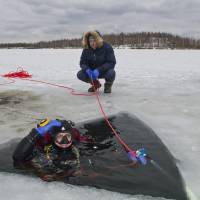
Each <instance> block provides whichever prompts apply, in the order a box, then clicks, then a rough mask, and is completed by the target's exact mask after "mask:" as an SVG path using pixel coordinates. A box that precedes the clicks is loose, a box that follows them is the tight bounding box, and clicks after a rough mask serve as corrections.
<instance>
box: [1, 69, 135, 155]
mask: <svg viewBox="0 0 200 200" xmlns="http://www.w3.org/2000/svg"><path fill="white" fill-rule="evenodd" d="M2 76H3V77H5V78H9V79H11V78H12V79H13V78H19V79H22V80H27V81H32V82H37V83H42V84H46V85H51V86H55V87H59V88H64V89H67V90H70V93H71V94H72V95H75V96H95V97H96V99H97V102H98V105H99V108H100V111H101V113H102V115H103V117H104V119H105V120H106V122H107V124H108V126H109V127H110V128H111V130H112V131H113V133H114V134H115V136H116V138H117V139H118V141H119V142H120V144H121V145H122V146H123V147H124V149H125V150H126V152H130V154H131V155H132V156H133V157H136V153H135V151H132V150H131V149H130V147H129V146H128V145H127V144H126V143H125V142H124V141H123V140H122V138H121V137H120V136H119V134H118V133H117V131H116V130H115V129H114V128H113V126H112V124H111V123H110V121H109V120H108V117H107V115H106V114H105V112H104V109H103V106H102V103H101V101H100V98H99V91H98V90H97V91H95V92H94V93H92V94H85V93H84V94H83V93H76V92H75V90H74V89H73V88H71V87H67V86H64V85H60V84H54V83H49V82H46V81H40V80H33V79H29V78H32V75H30V74H29V73H28V72H27V71H25V70H23V68H18V69H17V71H16V72H9V73H7V74H4V75H2ZM10 83H13V82H10ZM7 84H8V83H7ZM92 84H93V86H94V83H93V81H92ZM2 85H3V84H2Z"/></svg>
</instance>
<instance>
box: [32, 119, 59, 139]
mask: <svg viewBox="0 0 200 200" xmlns="http://www.w3.org/2000/svg"><path fill="white" fill-rule="evenodd" d="M61 126H62V123H61V122H60V121H58V120H52V121H50V122H49V123H48V124H47V125H45V126H41V127H37V128H36V130H37V132H38V134H39V135H40V136H44V135H45V133H47V132H50V131H51V129H52V128H54V127H58V128H60V127H61Z"/></svg>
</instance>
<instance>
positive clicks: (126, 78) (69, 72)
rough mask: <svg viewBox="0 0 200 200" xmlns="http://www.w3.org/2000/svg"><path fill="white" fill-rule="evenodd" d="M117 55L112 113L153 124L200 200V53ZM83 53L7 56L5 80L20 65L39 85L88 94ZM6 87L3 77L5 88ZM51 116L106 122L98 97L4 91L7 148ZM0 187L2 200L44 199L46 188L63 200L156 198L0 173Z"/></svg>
mask: <svg viewBox="0 0 200 200" xmlns="http://www.w3.org/2000/svg"><path fill="white" fill-rule="evenodd" d="M115 53H116V58H117V66H116V71H117V77H116V82H115V84H114V86H113V93H112V94H111V95H105V94H104V93H102V92H101V94H100V95H101V97H100V98H101V101H102V103H103V105H104V108H105V112H106V113H109V114H114V113H117V112H120V111H128V112H130V113H133V114H135V115H136V116H137V117H139V118H140V119H141V120H143V121H144V122H145V123H147V124H148V125H149V126H150V127H151V128H152V129H153V130H154V131H155V132H156V133H157V134H158V136H159V137H160V138H161V139H162V140H163V142H164V143H165V145H166V146H167V147H168V148H169V149H170V151H171V153H172V154H173V155H174V157H175V158H176V159H177V161H178V162H177V164H178V167H179V169H180V171H181V173H182V175H183V177H184V179H185V182H186V185H187V187H188V188H190V190H191V191H192V192H193V193H194V194H195V195H196V196H197V199H200V192H199V185H200V173H199V169H200V156H199V153H200V136H199V132H200V126H199V122H200V106H199V102H200V90H199V88H200V59H199V57H200V51H195V50H128V49H126V50H123V49H120V50H115ZM80 54H81V50H80V49H78V50H73V49H62V50H59V49H57V50H53V49H41V50H22V49H21V50H20V49H10V50H0V74H4V73H6V72H9V71H15V70H16V68H17V67H18V66H21V67H23V68H24V69H25V70H27V71H28V72H29V73H31V74H33V79H37V80H44V81H49V82H52V83H59V84H63V85H66V86H70V87H73V88H75V89H76V90H77V91H78V92H86V91H87V88H88V85H87V84H85V83H82V82H80V81H79V80H77V78H76V73H77V71H78V70H79V66H78V65H79V58H80ZM7 81H8V80H6V79H3V78H1V79H0V84H1V83H5V82H7ZM5 98H7V99H5ZM47 116H48V117H51V118H55V117H59V118H67V119H71V120H74V121H75V122H79V121H84V120H86V119H93V118H97V117H100V116H101V113H100V111H99V109H98V106H97V103H96V101H95V98H94V97H75V96H71V95H70V94H69V93H68V91H67V90H64V89H61V88H55V87H52V86H47V85H43V84H36V83H33V82H28V81H21V80H17V81H16V82H15V83H14V84H10V85H5V86H0V128H1V134H0V141H1V143H3V142H6V141H8V140H10V139H12V138H14V137H22V136H24V135H26V134H27V132H28V131H29V130H30V129H31V128H32V127H33V126H34V124H35V123H36V122H37V120H38V119H41V118H44V117H47ZM0 180H1V181H0V194H1V197H0V199H17V198H19V199H22V200H23V199H27V198H29V199H31V198H33V197H34V199H44V198H45V197H47V196H46V195H48V194H47V193H46V194H45V193H44V194H42V191H44V190H45V188H47V189H48V190H49V191H50V193H49V196H48V198H49V199H50V200H51V199H55V198H57V196H59V198H60V199H67V198H68V197H70V198H69V199H71V198H72V197H73V198H74V199H89V198H90V197H91V199H94V198H96V199H101V198H102V199H140V198H141V199H148V198H149V197H135V196H134V197H130V196H125V195H120V194H118V193H111V192H108V191H102V190H96V189H93V188H80V187H75V186H70V187H67V186H66V185H63V184H60V183H57V184H55V183H50V184H46V183H43V182H41V181H40V180H38V179H31V178H29V177H23V176H20V175H8V174H0ZM13 180H15V181H13ZM16 180H17V181H16ZM26 183H28V184H26ZM29 185H30V188H29ZM24 187H25V189H24V190H23V188H24ZM5 188H7V189H5ZM3 189H4V190H3ZM33 191H34V192H33ZM77 191H80V192H77ZM23 192H24V193H23ZM15 194H16V196H15ZM56 194H57V196H56V197H55V195H56ZM58 194H59V195H58ZM68 195H70V196H68ZM42 197H43V198H42Z"/></svg>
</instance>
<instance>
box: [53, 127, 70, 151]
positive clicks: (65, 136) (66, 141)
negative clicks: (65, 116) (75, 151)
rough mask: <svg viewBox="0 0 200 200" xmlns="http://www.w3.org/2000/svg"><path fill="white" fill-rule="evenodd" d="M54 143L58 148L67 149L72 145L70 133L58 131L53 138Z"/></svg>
mask: <svg viewBox="0 0 200 200" xmlns="http://www.w3.org/2000/svg"><path fill="white" fill-rule="evenodd" d="M54 143H55V145H56V146H57V147H59V148H60V149H67V148H69V147H71V145H72V135H71V133H69V132H67V131H61V132H58V133H57V134H56V136H55V138H54Z"/></svg>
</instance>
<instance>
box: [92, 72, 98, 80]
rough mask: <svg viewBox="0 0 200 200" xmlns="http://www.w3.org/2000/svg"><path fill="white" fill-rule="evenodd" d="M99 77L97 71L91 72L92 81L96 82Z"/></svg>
mask: <svg viewBox="0 0 200 200" xmlns="http://www.w3.org/2000/svg"><path fill="white" fill-rule="evenodd" d="M98 77H99V70H98V69H95V70H94V71H93V72H92V79H93V80H96V79H98Z"/></svg>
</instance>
